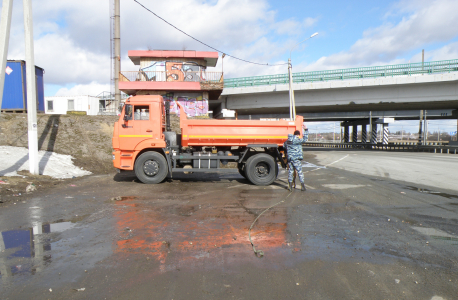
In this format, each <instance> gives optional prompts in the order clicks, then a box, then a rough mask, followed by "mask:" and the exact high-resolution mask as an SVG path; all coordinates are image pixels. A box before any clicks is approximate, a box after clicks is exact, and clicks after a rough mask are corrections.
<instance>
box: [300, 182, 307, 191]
mask: <svg viewBox="0 0 458 300" xmlns="http://www.w3.org/2000/svg"><path fill="white" fill-rule="evenodd" d="M306 190H307V189H306V188H305V184H303V183H301V191H303V192H305V191H306Z"/></svg>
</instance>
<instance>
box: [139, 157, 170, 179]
mask: <svg viewBox="0 0 458 300" xmlns="http://www.w3.org/2000/svg"><path fill="white" fill-rule="evenodd" d="M134 169H135V175H137V178H138V179H139V180H140V181H141V182H143V183H147V184H151V183H160V182H162V180H164V179H165V177H166V176H167V173H168V167H167V161H166V160H165V158H164V156H163V155H161V154H160V153H157V152H154V151H149V152H145V153H143V154H142V155H140V156H139V157H138V158H137V160H136V161H135V167H134Z"/></svg>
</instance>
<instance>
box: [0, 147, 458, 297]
mask: <svg viewBox="0 0 458 300" xmlns="http://www.w3.org/2000/svg"><path fill="white" fill-rule="evenodd" d="M457 158H458V156H453V155H440V154H437V155H436V154H423V153H396V152H383V153H381V152H368V151H315V150H313V149H312V150H311V151H307V152H306V160H307V162H308V163H306V162H304V172H305V177H306V184H307V186H308V190H307V191H306V192H300V191H299V190H296V191H294V192H293V193H291V194H289V192H288V191H287V190H286V189H285V187H286V179H285V175H286V174H285V173H284V172H283V173H281V174H280V176H279V179H278V180H277V181H276V182H275V183H274V184H273V185H272V186H269V187H257V186H253V185H251V184H249V183H248V182H247V181H246V180H245V179H243V177H241V176H240V175H238V173H233V174H216V173H213V174H205V175H204V174H190V175H185V174H181V175H180V174H176V176H175V175H174V179H173V180H168V181H167V182H164V183H162V184H159V185H144V184H141V183H139V182H137V181H135V180H134V179H135V178H134V177H133V176H132V174H129V173H124V174H118V175H115V176H114V175H110V176H88V177H85V178H81V179H77V180H72V181H67V182H65V183H64V184H61V185H58V186H57V187H56V188H54V189H51V190H49V191H47V192H40V191H37V192H35V193H34V194H32V195H30V196H29V198H28V199H26V200H25V201H24V203H23V202H22V201H21V202H18V203H17V204H8V205H4V206H3V207H2V208H1V209H0V231H1V232H2V234H1V235H0V237H1V239H0V250H1V251H0V273H1V281H0V292H1V293H0V299H29V298H34V299H80V298H81V299H83V298H84V299H104V298H107V299H143V298H148V299H434V300H439V299H457V298H458V296H457V295H458V264H457V263H458V215H457V213H458V185H457V184H456V182H457V179H458V175H456V170H457V169H458V168H457V167H458V159H457ZM425 162H427V164H426V167H424V168H421V167H418V165H419V164H421V163H423V164H425ZM450 170H455V171H454V172H453V171H450ZM398 173H402V178H401V179H400V178H398V177H397V176H398V175H396V174H398ZM387 174H388V175H387ZM428 176H429V177H431V176H433V177H434V180H431V181H428V180H427V178H428ZM425 178H426V179H425ZM425 182H426V183H428V182H432V183H433V184H432V185H428V184H425ZM435 182H440V183H441V184H435ZM453 182H455V184H453ZM118 196H119V197H122V198H121V200H119V201H116V200H111V198H113V197H118ZM281 200H285V201H284V202H282V203H280V204H279V205H277V206H275V207H274V208H272V209H271V210H269V211H267V212H265V213H264V214H263V215H262V216H261V217H260V218H259V220H258V221H257V223H256V224H255V225H254V226H253V229H252V231H251V235H252V240H253V243H254V245H255V247H256V249H259V250H262V251H263V252H264V256H263V257H262V258H259V257H257V256H256V255H255V254H254V252H253V249H252V246H251V244H250V241H249V239H248V229H249V227H250V225H251V224H252V223H253V221H254V220H255V218H256V216H258V215H259V214H260V213H261V212H262V211H263V210H265V209H266V208H268V207H270V206H272V205H274V204H276V203H278V202H279V201H281ZM78 289H80V290H79V291H78ZM81 289H84V290H81Z"/></svg>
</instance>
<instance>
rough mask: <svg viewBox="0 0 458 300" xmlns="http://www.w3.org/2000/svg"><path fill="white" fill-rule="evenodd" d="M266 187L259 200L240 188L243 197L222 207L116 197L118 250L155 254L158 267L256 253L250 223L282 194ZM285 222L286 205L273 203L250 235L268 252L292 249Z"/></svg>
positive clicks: (191, 264) (224, 260) (245, 257)
mask: <svg viewBox="0 0 458 300" xmlns="http://www.w3.org/2000/svg"><path fill="white" fill-rule="evenodd" d="M263 193H264V194H263V195H261V194H259V195H256V196H257V197H255V198H254V199H260V200H259V201H256V200H246V199H245V197H244V195H242V194H241V195H240V200H239V201H237V202H234V201H232V202H231V203H230V204H227V205H221V206H218V207H213V206H212V204H208V203H201V204H200V205H199V204H196V205H193V204H189V202H188V204H186V201H175V202H171V201H165V200H164V201H152V200H138V201H123V202H117V203H116V205H117V207H118V208H119V209H118V210H117V212H116V213H115V218H116V223H117V228H118V234H119V235H120V240H118V241H117V242H116V246H117V250H116V251H117V252H118V253H124V254H133V253H138V254H143V255H146V256H147V257H148V258H150V259H155V260H156V261H157V262H159V264H160V267H159V268H160V271H168V270H174V269H177V268H186V267H197V266H199V267H202V268H209V266H210V267H213V268H217V267H221V266H224V265H227V264H228V263H230V262H231V261H234V262H235V261H237V262H238V263H240V262H241V260H242V261H245V260H253V259H257V258H255V256H254V253H253V251H252V248H251V244H250V242H249V239H248V228H249V226H250V225H251V223H252V222H253V220H254V218H255V217H256V215H257V214H258V213H260V212H261V211H262V210H263V209H265V208H267V207H269V206H270V205H271V204H272V203H271V202H269V199H278V196H279V195H273V194H272V191H264V192H263ZM252 196H253V195H252ZM251 199H253V198H251ZM286 228H287V212H286V208H281V207H278V208H275V209H274V210H272V211H269V212H268V213H266V214H265V218H264V215H263V218H261V219H260V220H259V221H258V223H257V224H256V226H255V228H254V229H253V231H252V240H253V242H254V244H255V245H256V246H257V247H258V248H260V249H262V250H263V251H264V252H265V254H266V256H267V257H269V258H273V257H275V256H278V255H279V254H281V253H282V252H285V251H289V253H291V247H292V244H291V243H287V241H286V240H287V238H286V235H287V234H286ZM209 259H210V260H211V261H212V262H213V263H209V261H208V260H209ZM203 260H205V264H204V263H203Z"/></svg>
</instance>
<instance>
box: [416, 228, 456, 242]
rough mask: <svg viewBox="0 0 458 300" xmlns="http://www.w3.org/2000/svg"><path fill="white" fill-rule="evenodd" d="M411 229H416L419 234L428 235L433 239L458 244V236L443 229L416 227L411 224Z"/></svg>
mask: <svg viewBox="0 0 458 300" xmlns="http://www.w3.org/2000/svg"><path fill="white" fill-rule="evenodd" d="M412 229H414V230H416V231H418V232H419V233H421V234H424V235H427V236H430V237H431V238H433V239H435V240H442V241H446V242H449V243H450V244H451V245H455V246H458V236H455V235H452V234H449V233H447V232H445V231H442V230H439V229H436V228H428V227H417V226H412Z"/></svg>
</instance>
